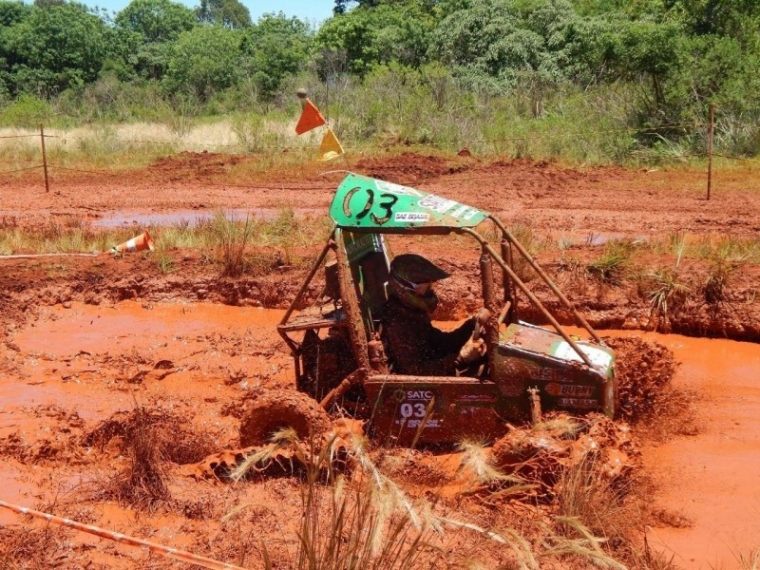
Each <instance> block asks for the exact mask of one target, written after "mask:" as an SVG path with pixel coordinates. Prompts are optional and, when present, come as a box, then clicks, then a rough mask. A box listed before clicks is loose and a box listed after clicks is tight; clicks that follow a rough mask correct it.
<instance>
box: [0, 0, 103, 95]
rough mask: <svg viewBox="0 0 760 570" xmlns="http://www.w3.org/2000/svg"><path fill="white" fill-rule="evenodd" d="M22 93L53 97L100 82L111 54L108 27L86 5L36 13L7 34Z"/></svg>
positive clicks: (36, 10)
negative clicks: (107, 39)
mask: <svg viewBox="0 0 760 570" xmlns="http://www.w3.org/2000/svg"><path fill="white" fill-rule="evenodd" d="M3 36H4V44H5V48H4V49H5V52H6V58H7V61H8V64H7V65H8V66H9V67H10V75H11V80H12V81H13V82H14V84H15V86H14V90H15V91H16V92H30V93H35V94H43V95H52V94H55V93H59V92H60V91H63V90H64V89H67V88H69V87H78V86H82V85H84V84H85V83H88V82H90V81H93V80H95V79H96V78H97V76H98V73H99V72H100V69H101V67H102V65H103V62H104V60H105V58H106V56H107V54H108V46H107V42H106V27H105V24H104V22H103V21H102V20H101V19H100V18H98V17H97V16H95V15H93V14H90V13H88V11H87V8H86V7H85V6H84V5H82V4H76V3H68V4H62V5H51V6H49V7H46V8H37V7H33V8H32V9H31V10H30V12H29V14H28V16H26V17H25V18H23V20H22V21H20V22H19V23H18V24H16V25H14V26H11V27H10V28H9V29H7V30H6V31H5V33H4V34H3Z"/></svg>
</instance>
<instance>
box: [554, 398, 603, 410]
mask: <svg viewBox="0 0 760 570" xmlns="http://www.w3.org/2000/svg"><path fill="white" fill-rule="evenodd" d="M557 402H558V403H559V405H560V406H564V407H566V408H582V409H584V410H589V409H592V408H598V407H599V402H597V401H596V400H591V399H589V398H560V399H559V400H558V401H557Z"/></svg>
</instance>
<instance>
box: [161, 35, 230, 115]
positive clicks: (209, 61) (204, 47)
mask: <svg viewBox="0 0 760 570" xmlns="http://www.w3.org/2000/svg"><path fill="white" fill-rule="evenodd" d="M240 43H241V42H240V35H239V32H236V31H231V30H228V29H226V28H223V27H222V26H199V27H196V28H194V29H192V30H190V31H188V32H183V33H182V34H180V36H179V39H178V40H177V42H176V43H175V44H174V46H173V49H172V53H171V57H170V58H169V65H168V67H167V70H166V75H165V77H164V85H165V86H166V88H167V89H168V90H169V91H170V92H172V93H176V92H179V91H181V90H183V89H189V90H191V91H192V92H193V93H194V94H195V95H197V96H198V97H199V98H200V99H201V100H207V99H208V98H209V97H211V95H213V94H214V93H216V92H218V91H222V90H224V89H227V88H228V87H232V86H233V85H235V84H236V83H237V81H238V79H239V73H238V69H239V65H238V61H239V59H240Z"/></svg>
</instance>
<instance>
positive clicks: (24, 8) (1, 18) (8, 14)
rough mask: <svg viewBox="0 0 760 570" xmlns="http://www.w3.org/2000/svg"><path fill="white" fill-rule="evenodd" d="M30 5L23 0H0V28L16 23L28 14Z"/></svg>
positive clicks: (30, 9) (30, 8)
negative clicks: (10, 0)
mask: <svg viewBox="0 0 760 570" xmlns="http://www.w3.org/2000/svg"><path fill="white" fill-rule="evenodd" d="M31 11H32V7H31V6H28V5H27V4H24V3H23V2H6V1H5V0H0V30H2V29H3V28H6V27H8V26H13V25H14V24H18V23H19V22H21V21H22V20H24V18H26V17H27V16H29V14H30V13H31Z"/></svg>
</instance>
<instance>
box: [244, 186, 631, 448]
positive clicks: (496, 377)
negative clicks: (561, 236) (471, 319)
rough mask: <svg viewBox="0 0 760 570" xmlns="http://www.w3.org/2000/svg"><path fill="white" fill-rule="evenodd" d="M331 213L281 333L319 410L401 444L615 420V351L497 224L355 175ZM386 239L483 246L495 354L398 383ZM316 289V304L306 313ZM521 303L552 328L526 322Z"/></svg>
mask: <svg viewBox="0 0 760 570" xmlns="http://www.w3.org/2000/svg"><path fill="white" fill-rule="evenodd" d="M330 216H331V218H332V220H333V221H334V222H335V226H334V229H333V230H332V231H331V233H330V235H329V237H328V239H327V243H326V244H325V246H324V248H323V249H322V252H321V253H320V255H319V257H318V259H317V260H316V262H315V264H314V266H313V268H312V269H311V271H310V272H309V274H308V276H307V278H306V281H305V282H304V283H303V285H302V286H301V288H300V290H299V292H298V294H297V295H296V298H295V299H294V300H293V303H292V304H291V305H290V307H289V308H288V310H287V311H286V313H285V315H284V317H283V319H282V321H281V322H280V324H279V326H278V331H279V333H280V335H281V336H282V338H283V339H284V340H285V342H286V343H287V344H288V346H289V347H290V349H291V351H292V354H293V357H294V360H295V373H296V385H297V388H298V390H299V391H301V392H303V393H306V394H308V395H309V396H310V397H312V398H314V399H315V400H316V401H317V402H320V404H321V405H322V407H323V408H325V409H330V408H331V407H333V406H339V407H340V408H341V410H343V411H344V412H346V413H350V414H352V415H354V416H357V417H360V418H362V419H365V420H367V430H368V432H369V433H370V434H371V435H373V436H374V437H375V438H378V439H379V440H380V441H381V442H382V443H390V444H396V445H410V444H411V445H414V444H426V443H444V442H453V441H456V440H459V439H461V438H465V437H469V438H479V439H480V440H493V439H494V438H497V437H500V436H501V435H503V433H504V432H505V423H506V422H508V421H519V420H523V419H529V418H530V417H531V414H532V415H533V417H534V418H535V417H536V416H537V415H540V413H541V410H566V411H569V412H571V413H586V412H590V411H601V412H603V413H605V414H607V415H609V416H612V415H613V413H614V406H615V393H616V387H615V377H614V361H615V359H614V355H613V353H612V351H611V350H610V349H609V348H607V347H606V346H605V344H604V343H603V342H602V340H601V339H600V338H599V336H598V335H597V334H596V333H595V332H594V330H593V329H592V328H591V327H590V326H589V325H588V323H587V322H586V321H585V319H584V318H583V317H582V316H581V315H580V314H579V313H578V311H577V310H576V309H575V308H574V307H573V306H572V304H571V303H570V302H569V301H568V299H567V298H566V297H565V296H564V295H563V294H562V293H561V292H560V290H559V289H558V288H557V287H556V285H555V284H554V283H553V282H552V281H551V280H550V279H549V277H548V276H547V275H546V273H545V272H544V271H543V270H542V268H541V267H540V266H539V265H538V264H537V263H536V261H535V260H534V259H533V258H532V257H531V255H529V253H528V252H527V251H526V249H525V248H524V247H523V246H522V245H521V244H520V243H519V242H518V241H517V240H516V239H515V237H514V236H513V235H512V234H511V233H510V232H509V231H508V230H507V228H506V227H505V225H504V224H503V223H502V222H501V221H500V220H499V219H498V218H497V217H495V216H494V215H492V214H489V213H487V212H484V211H481V210H479V209H478V208H474V207H472V206H468V205H467V204H462V203H460V202H457V201H455V200H450V199H447V198H443V197H440V196H436V195H434V194H429V193H426V192H422V191H419V190H416V189H414V188H410V187H406V186H401V185H398V184H394V183H390V182H385V181H383V180H378V179H373V178H368V177H365V176H361V175H358V174H348V175H347V176H346V177H345V179H344V180H343V181H342V182H341V184H340V185H339V187H338V189H337V191H336V193H335V197H334V199H333V201H332V204H331V206H330ZM476 228H482V229H483V231H477V230H476ZM389 234H397V235H408V236H435V237H436V238H437V239H440V238H441V237H442V236H450V235H451V234H458V235H463V236H469V237H471V238H472V239H473V240H474V241H475V243H477V245H478V246H479V248H480V258H479V262H478V264H479V270H480V276H479V279H480V283H481V286H482V301H483V307H485V308H486V309H488V310H489V312H490V314H491V315H492V316H491V318H490V319H489V320H488V322H487V324H486V325H485V326H484V327H482V329H483V330H482V331H480V334H482V337H483V338H484V339H485V344H486V347H487V352H486V355H485V356H484V357H483V359H482V361H481V362H478V363H476V365H475V366H473V365H469V366H468V367H467V368H466V369H464V370H462V371H460V374H461V375H457V376H451V377H448V376H445V377H438V376H436V377H430V376H428V377H426V376H410V375H400V374H395V373H394V363H393V362H388V359H387V358H386V356H385V355H386V354H387V353H388V351H387V347H385V346H384V345H383V341H382V340H381V336H380V334H379V333H380V327H381V322H380V319H379V317H378V315H380V314H381V309H382V307H383V305H384V304H385V303H386V301H387V282H388V279H389V268H390V262H391V260H392V258H393V256H392V253H391V252H390V250H389V243H388V240H387V239H386V236H388V235H389ZM486 235H495V236H497V237H496V238H495V240H496V241H497V242H498V243H496V244H495V245H491V244H490V243H489V241H488V240H487V239H486V238H485V237H484V236H486ZM517 259H521V260H522V261H521V264H522V267H528V268H531V270H532V271H533V272H535V274H536V275H537V276H538V278H539V279H540V282H542V283H544V284H545V285H546V286H547V287H548V288H549V289H550V290H551V291H553V292H554V294H556V296H557V298H558V299H559V301H560V303H561V304H562V305H563V306H564V307H565V308H566V310H567V312H568V313H569V314H571V315H573V317H574V319H575V321H576V324H577V325H578V326H579V327H581V328H583V329H585V331H586V332H587V333H588V335H589V336H590V339H589V340H588V341H581V340H580V339H579V338H577V337H575V338H574V337H572V336H571V335H569V334H568V333H567V332H566V331H565V330H564V329H563V328H562V326H561V325H560V324H559V323H558V321H557V319H556V318H555V317H554V316H553V315H552V314H551V313H550V312H549V311H548V310H547V309H546V307H545V306H544V305H543V304H542V303H541V301H540V300H539V299H538V298H537V297H536V296H535V295H534V293H533V292H531V290H530V289H529V287H528V286H527V285H526V283H525V281H524V280H523V279H521V278H520V276H519V275H518V273H519V272H518V271H517V270H516V269H515V267H516V264H515V260H517ZM320 274H321V278H319V277H318V276H319V275H320ZM320 287H321V293H319V294H318V295H316V301H314V302H313V303H311V306H308V307H306V308H303V307H305V306H306V305H308V303H307V300H308V299H314V297H315V290H318V289H319V288H320ZM519 295H522V296H524V298H525V299H527V300H528V301H529V302H530V304H532V306H533V307H534V308H535V309H536V310H537V312H538V314H540V315H541V316H542V317H543V321H544V322H546V323H548V325H549V326H547V327H539V326H535V325H532V324H529V323H526V322H523V321H521V320H520V319H519V316H518V303H517V299H518V296H519ZM298 308H302V309H301V310H298ZM250 425H251V424H250V422H249V429H250Z"/></svg>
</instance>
